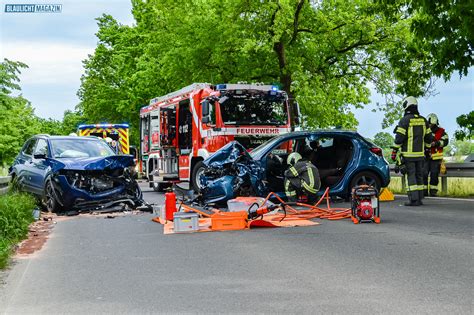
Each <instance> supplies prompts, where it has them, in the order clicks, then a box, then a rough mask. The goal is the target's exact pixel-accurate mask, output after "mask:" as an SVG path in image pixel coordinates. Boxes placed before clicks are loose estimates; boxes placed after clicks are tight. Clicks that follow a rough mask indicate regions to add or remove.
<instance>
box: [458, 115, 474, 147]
mask: <svg viewBox="0 0 474 315" xmlns="http://www.w3.org/2000/svg"><path fill="white" fill-rule="evenodd" d="M456 122H457V123H458V125H459V127H460V129H458V130H456V132H455V133H454V136H455V138H456V139H457V140H464V139H466V140H471V139H473V138H474V111H470V112H469V113H468V114H465V115H460V116H458V117H457V118H456Z"/></svg>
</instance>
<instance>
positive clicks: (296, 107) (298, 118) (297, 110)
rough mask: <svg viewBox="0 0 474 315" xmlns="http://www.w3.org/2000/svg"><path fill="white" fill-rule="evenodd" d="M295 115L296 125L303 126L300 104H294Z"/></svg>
mask: <svg viewBox="0 0 474 315" xmlns="http://www.w3.org/2000/svg"><path fill="white" fill-rule="evenodd" d="M293 115H294V117H295V118H294V121H295V124H297V125H299V124H301V111H300V104H298V102H296V101H295V102H294V103H293Z"/></svg>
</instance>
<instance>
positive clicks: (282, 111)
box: [140, 83, 299, 191]
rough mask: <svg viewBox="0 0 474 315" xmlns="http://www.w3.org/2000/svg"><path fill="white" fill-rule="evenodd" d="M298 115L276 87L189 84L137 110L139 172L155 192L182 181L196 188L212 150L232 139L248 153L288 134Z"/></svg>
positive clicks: (286, 97)
mask: <svg viewBox="0 0 474 315" xmlns="http://www.w3.org/2000/svg"><path fill="white" fill-rule="evenodd" d="M290 113H294V114H291V115H290ZM298 117H299V108H298V104H297V103H294V104H293V105H292V106H291V107H290V104H289V102H288V96H287V94H286V93H285V92H284V91H282V90H280V89H278V87H276V86H272V85H263V84H217V85H212V84H208V83H194V84H192V85H190V86H187V87H185V88H182V89H181V90H178V91H176V92H173V93H170V94H167V95H164V96H161V97H157V98H154V99H152V100H150V103H149V105H148V106H145V107H142V108H141V110H140V134H141V146H140V166H141V168H142V169H141V171H143V172H144V174H146V176H147V178H148V180H149V182H150V187H153V188H154V189H155V190H156V191H162V190H163V189H164V188H166V187H167V186H169V185H170V184H172V183H173V182H186V181H189V182H191V185H192V187H193V188H194V189H195V190H199V187H200V183H199V175H200V173H201V172H202V171H203V163H202V161H203V160H204V159H206V158H207V157H209V156H210V155H211V154H212V153H213V152H215V151H217V150H218V149H220V148H221V147H223V146H224V145H225V144H227V143H228V142H229V141H232V140H237V141H239V142H240V143H241V144H242V145H244V146H245V147H246V148H247V149H249V150H251V149H252V148H255V147H257V146H258V145H260V144H262V143H263V142H265V141H266V140H268V139H269V138H271V137H274V136H276V135H279V134H283V133H286V132H289V131H291V127H292V124H293V122H298V120H299V118H298Z"/></svg>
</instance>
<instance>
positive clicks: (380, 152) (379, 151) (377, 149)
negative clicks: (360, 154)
mask: <svg viewBox="0 0 474 315" xmlns="http://www.w3.org/2000/svg"><path fill="white" fill-rule="evenodd" d="M369 150H370V152H372V153H374V154H376V155H378V156H383V153H382V149H380V148H370V149H369Z"/></svg>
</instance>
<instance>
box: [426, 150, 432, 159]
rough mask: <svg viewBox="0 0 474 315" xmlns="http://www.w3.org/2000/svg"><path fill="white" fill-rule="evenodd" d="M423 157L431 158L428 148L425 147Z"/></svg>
mask: <svg viewBox="0 0 474 315" xmlns="http://www.w3.org/2000/svg"><path fill="white" fill-rule="evenodd" d="M425 157H426V158H427V159H431V150H430V149H426V150H425Z"/></svg>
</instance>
